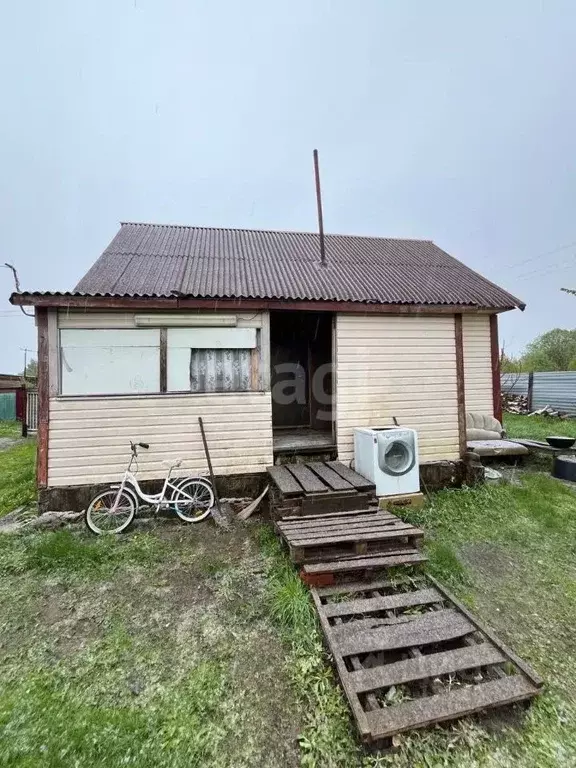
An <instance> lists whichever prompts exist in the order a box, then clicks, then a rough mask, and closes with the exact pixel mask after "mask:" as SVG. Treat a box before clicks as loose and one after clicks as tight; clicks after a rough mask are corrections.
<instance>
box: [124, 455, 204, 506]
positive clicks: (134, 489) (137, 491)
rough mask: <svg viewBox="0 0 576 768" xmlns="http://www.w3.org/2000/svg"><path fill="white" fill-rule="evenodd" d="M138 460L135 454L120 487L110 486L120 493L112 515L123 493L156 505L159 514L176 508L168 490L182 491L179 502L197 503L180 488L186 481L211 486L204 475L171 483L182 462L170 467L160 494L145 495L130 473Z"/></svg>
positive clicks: (191, 476) (125, 471)
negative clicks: (162, 510) (199, 481)
mask: <svg viewBox="0 0 576 768" xmlns="http://www.w3.org/2000/svg"><path fill="white" fill-rule="evenodd" d="M136 458H137V454H135V453H133V454H132V458H131V459H130V464H128V469H126V470H124V475H123V476H122V481H121V483H120V485H112V486H110V487H111V488H113V489H116V488H118V493H117V494H116V499H115V501H114V506H113V507H112V510H111V512H112V514H114V512H116V508H117V506H118V502H119V501H120V498H121V496H122V492H123V491H126V493H129V494H131V495H132V496H135V497H136V502H138V499H141V500H142V501H143V502H144V503H145V504H150V505H151V506H153V505H155V506H156V509H155V510H154V512H158V511H159V510H160V509H161V508H162V507H168V508H170V506H171V505H173V506H176V502H175V501H172V500H171V499H166V492H167V491H168V488H170V489H172V491H180V498H179V499H178V500H179V501H186V500H188V501H196V499H195V498H194V497H193V496H190V494H188V493H185V492H184V491H182V490H180V486H181V485H182V484H183V483H184V482H185V481H188V480H203V481H204V482H206V483H207V484H208V485H210V481H209V480H207V479H206V478H205V477H203V476H202V475H189V476H188V477H186V478H183V479H182V480H179V481H177V483H176V484H175V483H171V482H170V475H171V474H172V470H173V469H175V468H176V467H179V466H180V462H177V463H175V464H173V465H172V466H171V467H168V471H167V473H166V477H165V478H164V485H163V486H162V490H161V491H160V493H151V494H149V493H144V491H143V490H142V489H141V488H140V485H139V483H138V480H137V478H136V476H135V475H134V473H133V472H131V471H130V468H131V466H132V462H133V461H134V460H135V459H136ZM137 506H138V504H137Z"/></svg>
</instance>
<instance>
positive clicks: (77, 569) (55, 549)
mask: <svg viewBox="0 0 576 768" xmlns="http://www.w3.org/2000/svg"><path fill="white" fill-rule="evenodd" d="M164 552H165V547H164V546H163V544H162V542H161V541H160V540H159V539H157V538H156V537H155V536H153V535H151V534H143V533H139V534H135V535H133V536H130V537H129V538H119V537H111V536H103V537H100V538H88V537H87V536H81V535H79V534H78V533H76V532H72V531H70V530H61V531H52V532H50V533H34V534H29V535H27V536H26V535H19V536H12V535H4V536H2V537H0V574H6V575H9V574H21V573H24V572H26V571H35V572H36V573H39V574H42V573H52V572H59V573H60V574H62V575H68V576H70V577H78V576H88V575H91V576H93V577H97V576H102V575H103V574H104V573H112V572H113V571H115V570H116V569H117V568H118V567H120V566H121V565H123V564H127V563H133V564H136V563H138V564H152V563H155V562H157V561H158V560H160V559H161V558H162V556H163V554H164Z"/></svg>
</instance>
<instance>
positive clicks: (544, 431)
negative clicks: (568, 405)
mask: <svg viewBox="0 0 576 768" xmlns="http://www.w3.org/2000/svg"><path fill="white" fill-rule="evenodd" d="M504 428H505V429H506V432H507V434H508V437H511V438H514V437H519V438H523V439H524V440H545V439H546V438H547V437H551V436H552V435H559V436H560V437H576V419H559V418H554V417H552V416H522V415H520V414H517V413H505V414H504Z"/></svg>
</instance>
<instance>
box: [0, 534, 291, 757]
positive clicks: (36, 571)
mask: <svg viewBox="0 0 576 768" xmlns="http://www.w3.org/2000/svg"><path fill="white" fill-rule="evenodd" d="M0 545H1V551H0V562H1V564H2V570H1V572H0V638H1V643H0V766H1V767H2V768H3V767H4V766H6V768H8V767H10V768H60V767H61V766H91V767H93V768H104V767H106V768H109V767H110V768H112V767H115V766H123V765H129V766H130V765H132V766H138V768H253V766H268V767H269V768H296V766H297V765H298V764H299V750H298V745H297V743H296V737H297V734H298V731H299V724H300V719H299V718H300V715H299V712H298V704H297V702H296V700H295V697H294V696H293V695H292V694H291V689H290V684H289V681H288V679H287V677H286V676H285V673H284V670H283V667H284V656H283V647H282V644H281V640H280V636H279V631H278V630H277V629H276V628H275V626H274V624H273V621H272V618H271V616H270V614H269V613H268V603H267V601H266V600H265V591H264V585H265V581H264V576H263V574H262V568H263V559H262V557H261V556H260V554H259V552H258V550H257V547H256V545H255V543H254V542H253V540H252V539H251V537H250V535H249V534H248V532H247V530H246V529H245V528H243V527H240V526H239V527H238V528H237V529H235V530H234V531H230V532H221V531H219V530H217V529H216V528H215V527H214V526H213V525H208V524H206V525H199V526H187V527H185V526H182V527H178V526H169V527H167V528H164V529H159V530H158V531H156V532H155V533H146V534H143V533H139V532H138V533H135V534H127V535H126V536H120V537H101V538H94V537H88V536H86V535H84V534H82V533H80V532H74V531H67V530H60V531H56V532H54V533H50V534H46V533H42V534H40V533H35V534H30V535H4V536H0ZM228 551H229V552H231V553H232V554H233V556H234V558H233V562H232V558H230V561H229V564H228V571H225V570H222V569H218V570H217V572H215V573H214V574H206V572H205V570H206V569H205V563H206V561H207V559H208V558H209V557H210V553H211V552H212V553H214V555H215V556H216V557H222V553H223V552H228ZM196 561H197V562H196ZM225 577H226V578H225ZM238 604H242V606H243V611H238V610H237V605H238Z"/></svg>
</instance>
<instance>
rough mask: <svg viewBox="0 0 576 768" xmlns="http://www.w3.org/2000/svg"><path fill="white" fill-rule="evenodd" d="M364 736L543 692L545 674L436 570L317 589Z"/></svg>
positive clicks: (376, 737) (382, 735) (385, 735)
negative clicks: (424, 574)
mask: <svg viewBox="0 0 576 768" xmlns="http://www.w3.org/2000/svg"><path fill="white" fill-rule="evenodd" d="M312 596H313V599H314V604H315V606H316V609H317V611H318V615H319V617H320V623H321V626H322V630H323V633H324V638H325V640H326V643H327V645H328V648H329V650H330V653H331V654H332V656H333V658H334V662H335V665H336V668H337V671H338V675H339V677H340V682H341V684H342V687H343V689H344V692H345V694H346V697H347V698H348V702H349V704H350V708H351V710H352V713H353V715H354V718H355V720H356V724H357V726H358V729H359V731H360V735H361V738H362V740H363V741H364V742H365V743H371V744H374V743H376V744H380V743H381V742H382V740H386V739H389V738H390V737H391V736H393V735H394V734H397V733H400V732H402V731H407V730H410V729H413V728H421V727H424V726H428V725H432V724H434V723H438V722H441V721H444V720H452V719H456V718H459V717H462V716H464V715H468V714H471V713H473V712H479V711H481V710H484V709H487V708H490V707H498V706H502V705H505V704H510V703H512V702H516V701H522V700H525V699H529V698H532V697H533V696H536V695H537V694H538V693H539V691H540V689H541V687H542V680H540V678H539V677H538V676H537V675H536V674H535V673H534V672H533V671H532V669H530V667H529V666H528V665H527V664H526V663H524V662H523V661H522V660H520V659H519V658H518V657H517V656H516V655H515V654H514V653H513V652H512V651H510V650H509V649H508V648H506V646H504V645H503V644H502V643H501V642H499V640H498V639H497V638H496V637H495V636H494V634H493V633H492V632H491V631H490V630H489V629H487V628H486V627H483V626H481V624H480V623H479V622H478V620H477V619H475V618H474V617H473V616H472V615H471V614H470V613H469V611H468V610H467V609H466V608H465V607H464V606H463V605H461V604H460V603H459V602H458V601H457V600H456V599H455V598H454V597H453V596H452V595H451V594H450V593H449V592H447V591H446V590H445V589H444V587H442V586H441V585H440V584H439V583H438V582H437V581H436V580H435V579H433V578H431V577H421V578H419V579H411V580H410V581H405V582H400V583H392V582H390V581H385V580H383V581H371V582H357V583H353V584H341V585H336V586H328V587H318V588H315V589H312Z"/></svg>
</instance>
